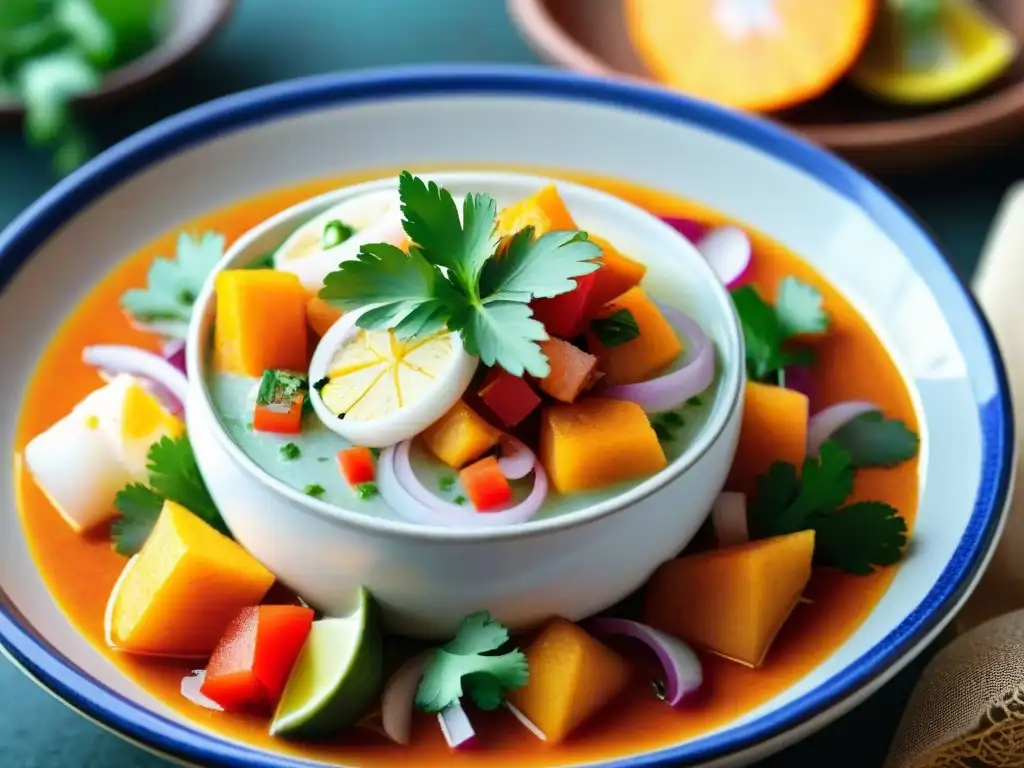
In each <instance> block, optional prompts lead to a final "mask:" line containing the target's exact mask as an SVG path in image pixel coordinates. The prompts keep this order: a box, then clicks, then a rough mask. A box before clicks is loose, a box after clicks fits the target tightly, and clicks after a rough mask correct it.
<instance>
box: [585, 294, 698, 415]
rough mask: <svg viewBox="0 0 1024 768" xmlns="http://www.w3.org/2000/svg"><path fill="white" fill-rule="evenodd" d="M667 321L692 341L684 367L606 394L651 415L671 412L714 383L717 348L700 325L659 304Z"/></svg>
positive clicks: (686, 316) (609, 389)
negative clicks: (628, 402)
mask: <svg viewBox="0 0 1024 768" xmlns="http://www.w3.org/2000/svg"><path fill="white" fill-rule="evenodd" d="M658 306H659V308H660V309H661V311H662V314H664V315H665V318H666V319H667V320H668V321H669V322H670V323H671V324H672V325H674V326H675V327H676V329H677V330H679V331H682V334H683V336H685V337H686V340H687V341H688V342H689V350H688V353H687V355H686V358H687V359H686V362H685V363H684V364H683V366H682V367H681V368H679V369H677V370H675V371H672V372H671V373H666V374H665V375H664V376H659V377H658V378H656V379H649V380H648V381H641V382H639V383H637V384H620V385H619V386H616V387H608V388H607V389H606V390H604V392H603V394H604V395H605V396H607V397H614V398H617V399H619V400H632V401H633V402H634V403H636V404H637V405H639V406H640V407H641V408H643V409H644V410H645V411H647V412H648V413H658V412H660V411H671V410H673V409H675V408H678V407H680V406H681V405H683V403H685V402H686V401H687V400H689V399H690V398H691V397H694V396H696V395H699V394H700V393H701V392H703V391H704V390H705V389H707V388H708V387H710V386H711V384H712V382H714V380H715V348H714V346H713V345H712V344H711V342H710V341H709V340H708V337H707V336H705V335H704V330H703V329H702V328H701V327H700V325H699V324H698V323H697V322H696V321H695V320H693V319H691V318H690V317H689V316H688V315H686V314H684V313H683V312H680V311H679V310H678V309H675V308H673V307H669V306H665V305H663V304H659V305H658Z"/></svg>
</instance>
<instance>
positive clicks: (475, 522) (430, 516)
mask: <svg viewBox="0 0 1024 768" xmlns="http://www.w3.org/2000/svg"><path fill="white" fill-rule="evenodd" d="M411 442H412V441H410V440H404V441H402V442H401V443H398V445H394V446H390V447H388V448H385V449H384V450H383V451H382V452H381V454H380V459H379V460H378V462H377V488H378V490H379V491H380V495H381V497H382V498H383V499H384V501H385V502H386V503H387V505H388V506H389V507H391V508H392V509H393V510H395V512H397V513H398V514H399V515H401V516H402V517H404V518H405V519H406V520H409V521H410V522H414V523H421V524H423V525H437V526H443V527H446V528H453V527H457V526H460V525H462V526H466V527H467V528H494V527H498V526H502V525H515V524H517V523H522V522H525V521H527V520H529V519H530V518H531V517H533V516H534V515H535V514H537V511H538V510H539V509H540V507H541V504H543V503H544V499H545V498H546V497H547V494H548V476H547V474H546V473H545V472H544V468H543V467H542V466H541V465H540V463H539V462H537V463H536V464H535V465H534V468H533V490H531V491H530V495H529V496H527V497H526V498H525V499H523V500H522V501H521V502H520V503H519V504H517V505H515V506H514V507H510V508H509V509H505V510H502V511H500V512H477V511H475V510H473V509H467V508H466V507H464V506H460V505H458V504H453V503H451V502H450V501H445V500H444V499H440V498H438V497H437V496H436V495H435V494H434V493H432V492H431V491H429V490H427V489H426V488H425V487H424V486H423V484H422V483H421V482H420V481H419V480H418V479H417V478H416V475H415V473H414V472H413V471H412V465H411V464H410V463H409V447H410V445H411Z"/></svg>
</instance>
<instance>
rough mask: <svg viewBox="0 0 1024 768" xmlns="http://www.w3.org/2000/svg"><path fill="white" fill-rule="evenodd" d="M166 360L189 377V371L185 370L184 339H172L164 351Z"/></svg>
mask: <svg viewBox="0 0 1024 768" xmlns="http://www.w3.org/2000/svg"><path fill="white" fill-rule="evenodd" d="M162 354H163V356H164V359H165V360H166V361H167V362H168V363H170V364H171V365H173V366H174V367H175V368H177V369H178V370H179V371H181V372H182V373H184V374H185V376H186V378H187V377H188V371H187V370H186V368H185V340H184V339H171V340H170V341H168V342H167V343H166V344H164V348H163V351H162Z"/></svg>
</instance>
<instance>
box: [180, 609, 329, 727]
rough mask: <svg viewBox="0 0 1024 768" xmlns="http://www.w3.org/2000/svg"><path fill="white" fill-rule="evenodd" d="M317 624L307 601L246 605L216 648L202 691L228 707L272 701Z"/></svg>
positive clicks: (279, 693) (241, 706)
mask: <svg viewBox="0 0 1024 768" xmlns="http://www.w3.org/2000/svg"><path fill="white" fill-rule="evenodd" d="M312 625H313V611H312V609H310V608H306V607H305V606H300V605H260V606H255V607H252V608H245V609H243V610H242V612H241V613H240V614H238V616H237V617H235V619H234V621H232V622H231V624H230V625H228V628H227V630H226V631H225V632H224V636H223V637H222V638H221V640H220V643H218V644H217V647H216V648H215V649H214V651H213V655H212V656H211V657H210V661H209V663H208V664H207V665H206V679H205V680H204V681H203V685H202V688H201V689H200V691H201V692H202V694H203V695H204V696H207V697H209V698H210V699H213V700H214V701H215V702H217V703H218V704H220V705H221V706H222V707H224V709H225V710H228V711H231V710H238V709H242V708H244V707H248V706H261V705H265V706H270V707H273V706H274V705H276V704H277V700H278V699H279V698H281V694H282V693H283V692H284V686H285V683H286V682H287V681H288V674H289V673H290V672H291V670H292V666H293V665H294V664H295V660H296V659H297V658H298V656H299V651H301V650H302V644H303V643H305V642H306V637H307V636H308V635H309V630H310V627H312Z"/></svg>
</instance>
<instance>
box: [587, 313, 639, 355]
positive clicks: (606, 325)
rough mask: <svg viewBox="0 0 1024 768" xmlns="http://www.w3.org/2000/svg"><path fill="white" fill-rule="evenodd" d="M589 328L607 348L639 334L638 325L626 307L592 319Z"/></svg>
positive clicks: (627, 340) (619, 344) (630, 339)
mask: <svg viewBox="0 0 1024 768" xmlns="http://www.w3.org/2000/svg"><path fill="white" fill-rule="evenodd" d="M590 330H592V331H593V332H594V335H595V336H597V338H598V339H600V341H601V344H602V345H603V346H605V347H608V348H611V347H618V346H621V345H622V344H625V343H626V342H629V341H632V340H633V339H635V338H637V337H638V336H639V335H640V326H639V325H637V324H636V318H634V317H633V313H632V312H630V311H629V310H628V309H620V310H618V311H617V312H613V313H612V314H610V315H608V317H599V318H597V319H595V320H592V321H591V323H590Z"/></svg>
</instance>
